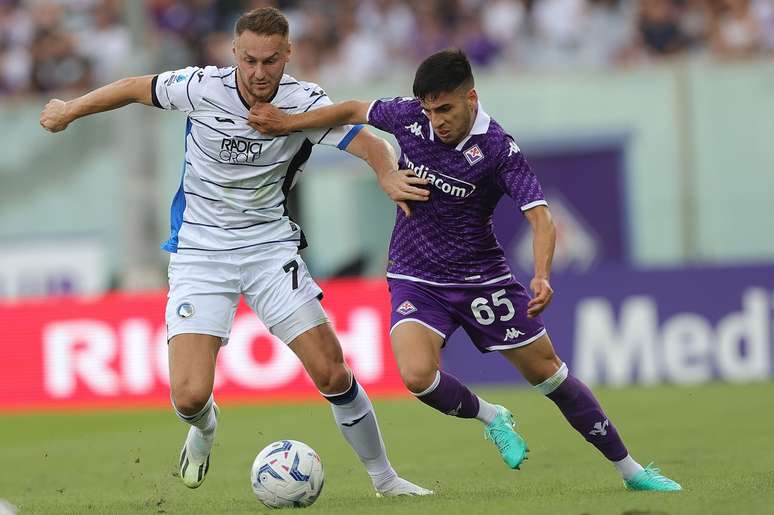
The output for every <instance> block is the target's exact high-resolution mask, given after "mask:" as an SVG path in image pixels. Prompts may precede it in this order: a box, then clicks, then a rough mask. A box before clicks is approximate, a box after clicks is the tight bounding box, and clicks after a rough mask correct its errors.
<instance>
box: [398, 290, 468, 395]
mask: <svg viewBox="0 0 774 515" xmlns="http://www.w3.org/2000/svg"><path fill="white" fill-rule="evenodd" d="M387 284H388V286H389V289H390V303H391V307H392V309H391V313H390V338H391V340H392V350H393V354H394V355H395V361H396V363H397V364H398V369H399V371H400V374H401V378H402V379H403V382H404V384H406V386H407V387H408V388H409V389H410V390H411V391H417V390H419V391H421V390H422V389H424V388H422V387H423V386H424V387H426V386H428V385H427V384H425V383H427V382H428V379H429V382H432V381H433V379H434V377H435V372H436V371H437V370H438V368H439V364H440V353H441V348H442V347H443V345H444V344H445V343H446V338H447V337H448V336H449V335H451V333H453V332H454V331H455V330H456V329H457V327H458V324H457V322H456V321H455V320H454V319H453V318H452V316H451V313H450V312H449V311H448V310H447V309H446V305H447V300H446V299H445V298H444V293H443V290H442V289H439V288H437V287H433V286H431V285H426V284H422V283H416V282H411V281H406V280H401V279H389V280H388V281H387Z"/></svg>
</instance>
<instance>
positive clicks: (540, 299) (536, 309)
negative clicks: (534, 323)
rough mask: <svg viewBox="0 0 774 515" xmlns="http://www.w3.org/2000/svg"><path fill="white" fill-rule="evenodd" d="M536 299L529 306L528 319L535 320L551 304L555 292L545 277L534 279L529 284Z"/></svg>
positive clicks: (533, 298)
mask: <svg viewBox="0 0 774 515" xmlns="http://www.w3.org/2000/svg"><path fill="white" fill-rule="evenodd" d="M529 287H530V289H531V290H532V293H533V295H534V297H532V299H531V300H530V301H529V304H527V318H535V317H536V316H538V315H539V314H540V313H542V312H543V310H544V309H546V308H547V307H548V305H549V304H550V303H551V298H552V297H553V296H554V290H553V288H551V284H550V283H549V282H548V279H546V278H545V277H534V278H533V279H532V281H530V283H529Z"/></svg>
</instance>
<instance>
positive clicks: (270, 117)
mask: <svg viewBox="0 0 774 515" xmlns="http://www.w3.org/2000/svg"><path fill="white" fill-rule="evenodd" d="M287 119H288V115H287V114H285V113H283V112H282V111H281V110H279V109H277V108H276V107H274V106H273V105H272V104H270V103H268V102H261V103H258V104H255V105H254V106H253V107H252V108H250V114H248V115H247V124H248V125H249V126H250V127H252V128H253V129H255V130H257V131H258V132H260V133H261V134H269V135H275V134H287V133H288V132H290V131H289V130H288V127H287Z"/></svg>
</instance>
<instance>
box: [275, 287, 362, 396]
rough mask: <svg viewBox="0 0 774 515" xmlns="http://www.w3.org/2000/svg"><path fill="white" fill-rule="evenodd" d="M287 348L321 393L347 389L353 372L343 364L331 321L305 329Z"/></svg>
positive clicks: (333, 392) (340, 391)
mask: <svg viewBox="0 0 774 515" xmlns="http://www.w3.org/2000/svg"><path fill="white" fill-rule="evenodd" d="M315 302H316V301H315ZM289 347H290V350H292V351H293V352H294V353H295V354H296V356H298V359H299V360H300V361H301V363H302V364H303V365H304V368H305V369H306V371H307V373H308V374H309V377H311V378H312V381H314V384H315V386H316V387H317V389H318V390H320V391H321V392H322V393H324V394H329V395H330V394H337V393H342V392H344V391H346V390H347V388H348V387H349V385H350V381H351V377H352V374H351V372H350V371H349V368H348V367H347V365H346V364H345V363H344V353H343V352H342V350H341V345H340V344H339V340H338V338H337V337H336V333H334V332H333V327H332V326H331V324H330V322H327V321H326V322H324V323H322V324H319V325H316V326H314V327H311V328H309V329H307V330H306V331H304V332H303V333H301V334H299V335H298V336H296V337H295V338H293V340H292V341H291V342H290V343H289Z"/></svg>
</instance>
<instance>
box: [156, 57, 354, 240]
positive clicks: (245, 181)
mask: <svg viewBox="0 0 774 515" xmlns="http://www.w3.org/2000/svg"><path fill="white" fill-rule="evenodd" d="M151 90H152V97H153V103H154V104H155V105H156V106H157V107H161V108H164V109H175V110H178V111H183V112H185V113H186V114H187V115H188V121H187V124H186V132H185V164H184V166H183V177H182V180H181V181H180V188H179V189H178V191H177V194H176V195H175V198H174V200H173V201H172V210H171V226H172V234H171V236H170V238H169V240H167V241H166V243H164V244H163V245H162V248H163V249H164V250H167V251H169V252H179V253H211V252H223V251H235V250H241V249H258V248H260V246H263V245H268V244H272V243H279V242H298V244H299V245H301V244H302V241H303V236H302V233H301V229H300V228H299V227H298V225H296V224H295V223H293V222H291V221H290V218H289V217H288V210H287V207H286V202H287V195H288V192H289V191H290V189H291V188H292V187H293V185H294V184H295V181H296V179H297V177H298V173H299V172H301V171H303V170H302V167H303V166H304V164H305V163H306V161H307V160H308V159H309V156H310V154H311V151H312V145H316V144H323V145H331V146H337V147H338V148H340V149H345V148H346V147H347V145H349V142H350V141H351V140H352V138H354V137H355V135H356V134H357V132H358V131H359V130H360V129H361V128H362V126H355V127H352V126H345V127H339V128H333V129H321V130H307V131H300V132H294V133H291V134H284V135H279V136H276V137H271V136H265V135H263V134H261V133H259V132H258V131H256V130H255V129H253V128H252V127H250V126H249V125H247V115H248V112H249V109H250V108H249V106H248V105H247V104H246V102H245V101H244V99H243V98H242V96H241V95H240V93H239V91H238V89H237V86H236V67H229V68H217V67H215V66H207V67H205V68H199V67H188V68H185V69H182V70H176V71H168V72H164V73H161V74H159V75H157V76H156V77H154V79H153V86H152V88H151ZM271 103H272V104H274V105H275V106H277V107H278V108H280V109H282V110H284V111H285V112H288V113H299V112H305V111H308V110H310V109H317V108H319V107H322V106H325V105H330V104H331V101H330V99H329V98H328V96H327V95H326V94H325V92H324V91H323V90H322V89H321V88H320V87H319V86H318V85H317V84H314V83H311V82H303V81H299V80H296V79H294V78H293V77H291V76H289V75H284V76H283V77H282V80H281V81H280V85H279V88H278V90H277V92H276V94H275V95H274V97H273V99H272V100H271Z"/></svg>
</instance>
